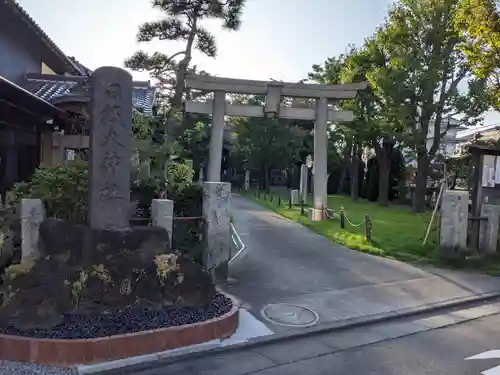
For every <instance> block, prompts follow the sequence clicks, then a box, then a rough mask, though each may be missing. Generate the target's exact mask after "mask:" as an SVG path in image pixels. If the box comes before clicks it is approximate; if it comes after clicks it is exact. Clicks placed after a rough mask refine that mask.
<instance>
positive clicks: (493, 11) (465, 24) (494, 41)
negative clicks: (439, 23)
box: [455, 0, 500, 111]
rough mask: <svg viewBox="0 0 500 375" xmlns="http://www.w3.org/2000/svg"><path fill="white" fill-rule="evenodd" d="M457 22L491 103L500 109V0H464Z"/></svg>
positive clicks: (469, 55) (467, 51)
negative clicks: (484, 82) (483, 81)
mask: <svg viewBox="0 0 500 375" xmlns="http://www.w3.org/2000/svg"><path fill="white" fill-rule="evenodd" d="M455 25H456V26H457V28H458V30H459V32H460V33H461V35H462V36H463V37H464V43H463V44H462V46H461V48H462V49H463V51H464V52H465V53H466V55H467V58H468V61H469V63H470V65H471V66H472V67H473V69H474V72H475V73H476V74H477V76H478V77H479V78H481V79H484V80H485V81H486V85H487V99H488V101H489V103H490V104H491V106H492V107H493V108H494V109H496V110H497V111H500V0H461V1H460V7H459V10H458V14H457V18H456V20H455Z"/></svg>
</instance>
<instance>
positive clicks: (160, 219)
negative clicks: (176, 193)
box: [151, 199, 174, 243]
mask: <svg viewBox="0 0 500 375" xmlns="http://www.w3.org/2000/svg"><path fill="white" fill-rule="evenodd" d="M151 219H152V221H153V226H155V227H160V228H165V229H166V230H167V232H168V234H169V237H170V243H172V233H173V228H174V201H172V200H170V199H153V200H152V201H151Z"/></svg>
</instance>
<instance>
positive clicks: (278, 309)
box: [260, 303, 319, 327]
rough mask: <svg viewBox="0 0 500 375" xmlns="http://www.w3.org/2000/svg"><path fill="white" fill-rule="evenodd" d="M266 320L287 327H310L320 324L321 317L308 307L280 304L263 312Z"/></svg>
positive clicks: (269, 306)
mask: <svg viewBox="0 0 500 375" xmlns="http://www.w3.org/2000/svg"><path fill="white" fill-rule="evenodd" d="M260 313H261V315H262V316H263V317H264V319H266V320H268V321H269V322H271V323H274V324H279V325H282V326H286V327H309V326H313V325H315V324H316V323H318V322H319V315H318V314H317V313H316V312H315V311H313V310H311V309H308V308H307V307H303V306H297V305H291V304H288V303H279V304H273V305H267V306H265V307H264V308H263V309H262V310H261V312H260Z"/></svg>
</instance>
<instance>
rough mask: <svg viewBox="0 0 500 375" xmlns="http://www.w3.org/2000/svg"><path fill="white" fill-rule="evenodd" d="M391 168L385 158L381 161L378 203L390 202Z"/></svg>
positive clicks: (382, 204)
mask: <svg viewBox="0 0 500 375" xmlns="http://www.w3.org/2000/svg"><path fill="white" fill-rule="evenodd" d="M385 158H386V157H384V159H385ZM390 175H391V168H390V167H389V166H388V165H387V164H386V163H385V160H384V161H383V162H382V163H380V162H379V168H378V199H377V201H378V204H379V205H381V206H387V205H388V204H389V182H390V181H389V179H390Z"/></svg>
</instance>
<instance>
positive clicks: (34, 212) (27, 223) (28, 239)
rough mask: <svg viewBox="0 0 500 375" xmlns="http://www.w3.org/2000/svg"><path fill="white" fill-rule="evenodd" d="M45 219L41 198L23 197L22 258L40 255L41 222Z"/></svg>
mask: <svg viewBox="0 0 500 375" xmlns="http://www.w3.org/2000/svg"><path fill="white" fill-rule="evenodd" d="M44 219H45V207H44V205H43V202H42V201H41V199H21V259H22V260H24V259H26V258H28V257H35V258H36V257H38V256H39V255H40V250H39V248H38V239H39V236H40V234H39V229H40V224H41V223H42V222H43V220H44Z"/></svg>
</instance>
